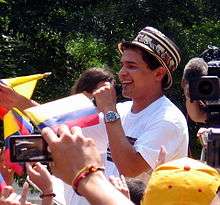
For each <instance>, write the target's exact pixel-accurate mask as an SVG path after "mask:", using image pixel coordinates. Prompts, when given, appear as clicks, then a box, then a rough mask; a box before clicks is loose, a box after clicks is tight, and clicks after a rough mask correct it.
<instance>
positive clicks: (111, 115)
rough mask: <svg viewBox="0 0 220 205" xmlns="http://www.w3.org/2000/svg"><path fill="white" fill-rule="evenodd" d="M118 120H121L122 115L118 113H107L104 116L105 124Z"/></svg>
mask: <svg viewBox="0 0 220 205" xmlns="http://www.w3.org/2000/svg"><path fill="white" fill-rule="evenodd" d="M118 119H120V115H119V114H118V113H117V112H114V111H108V112H107V113H105V114H104V120H105V122H114V121H116V120H118Z"/></svg>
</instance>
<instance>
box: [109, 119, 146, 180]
mask: <svg viewBox="0 0 220 205" xmlns="http://www.w3.org/2000/svg"><path fill="white" fill-rule="evenodd" d="M106 130H107V134H108V139H109V146H110V150H111V155H112V159H113V161H114V163H115V164H116V166H117V168H118V170H119V172H120V173H121V174H123V175H125V176H127V177H135V176H137V175H139V174H141V173H142V172H144V171H147V170H149V169H150V167H149V165H148V164H147V162H146V161H145V160H144V159H143V158H142V156H141V155H140V154H139V153H138V152H137V151H136V150H135V148H134V147H133V145H131V144H130V143H129V141H128V139H127V138H126V136H125V133H124V130H123V128H122V125H121V121H120V120H117V121H115V122H111V123H106Z"/></svg>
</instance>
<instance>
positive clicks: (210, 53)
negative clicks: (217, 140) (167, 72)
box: [189, 46, 220, 124]
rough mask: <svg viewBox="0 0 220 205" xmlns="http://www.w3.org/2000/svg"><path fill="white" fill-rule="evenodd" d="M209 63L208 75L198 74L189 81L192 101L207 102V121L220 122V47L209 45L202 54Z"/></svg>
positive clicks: (205, 108) (205, 109)
mask: <svg viewBox="0 0 220 205" xmlns="http://www.w3.org/2000/svg"><path fill="white" fill-rule="evenodd" d="M200 57H201V58H203V59H204V61H205V62H206V63H207V65H208V73H207V75H202V76H197V77H195V78H194V79H192V80H190V81H189V94H190V99H191V101H194V100H197V101H198V100H201V101H203V102H204V103H205V105H206V106H205V107H204V108H203V110H204V111H205V112H206V113H207V115H208V120H207V122H209V123H211V124H213V123H214V124H219V123H220V48H218V47H214V46H208V49H207V50H205V51H204V52H203V53H202V54H201V55H200Z"/></svg>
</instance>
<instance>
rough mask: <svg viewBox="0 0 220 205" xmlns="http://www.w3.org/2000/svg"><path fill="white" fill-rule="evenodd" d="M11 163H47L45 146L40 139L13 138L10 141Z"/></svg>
mask: <svg viewBox="0 0 220 205" xmlns="http://www.w3.org/2000/svg"><path fill="white" fill-rule="evenodd" d="M10 149H11V155H12V156H11V158H12V161H15V162H16V161H17V162H27V161H49V159H50V158H51V157H50V153H49V152H48V151H47V144H46V142H45V141H44V140H43V138H41V137H15V138H12V141H11V148H10Z"/></svg>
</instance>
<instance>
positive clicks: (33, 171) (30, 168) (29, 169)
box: [25, 163, 39, 178]
mask: <svg viewBox="0 0 220 205" xmlns="http://www.w3.org/2000/svg"><path fill="white" fill-rule="evenodd" d="M36 164H37V163H36ZM36 164H34V166H35V167H36V166H37V165H36ZM25 165H26V170H27V174H28V175H29V176H30V178H32V176H37V175H39V173H38V172H37V170H36V168H35V167H33V166H31V164H30V163H26V164H25Z"/></svg>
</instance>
